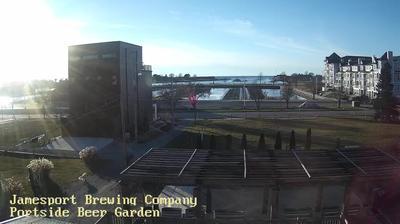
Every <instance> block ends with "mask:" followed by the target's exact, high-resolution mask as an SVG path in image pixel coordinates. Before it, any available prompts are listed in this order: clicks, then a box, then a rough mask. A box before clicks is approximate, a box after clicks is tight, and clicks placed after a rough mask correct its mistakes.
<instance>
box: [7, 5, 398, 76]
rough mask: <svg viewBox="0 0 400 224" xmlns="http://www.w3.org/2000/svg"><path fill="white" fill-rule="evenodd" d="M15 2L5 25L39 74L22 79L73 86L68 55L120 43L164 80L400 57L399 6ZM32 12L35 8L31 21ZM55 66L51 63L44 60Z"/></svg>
mask: <svg viewBox="0 0 400 224" xmlns="http://www.w3.org/2000/svg"><path fill="white" fill-rule="evenodd" d="M9 2H10V3H9V4H7V3H6V4H5V6H6V7H2V9H0V13H2V12H5V13H6V12H10V11H11V12H12V10H13V8H12V7H14V10H15V11H14V13H8V16H7V14H6V15H5V16H3V17H4V18H0V19H2V20H3V22H1V23H5V21H4V19H7V21H6V22H7V23H9V22H10V21H11V23H13V22H14V21H17V24H15V26H18V27H19V28H18V29H17V30H15V29H16V28H15V27H14V26H13V27H11V28H10V29H11V31H9V32H8V33H10V34H11V35H10V36H9V38H8V39H7V38H5V40H2V42H3V45H5V44H4V41H8V43H7V46H10V41H11V42H16V41H27V42H28V43H26V44H25V45H26V46H25V47H31V48H32V52H35V51H36V52H35V53H32V54H30V55H28V56H27V57H28V58H30V59H31V60H33V62H31V66H32V67H33V68H31V70H26V71H25V70H23V69H22V68H21V69H22V71H23V73H24V74H20V73H22V71H20V73H18V72H16V71H11V69H10V71H9V72H10V73H11V74H12V73H13V72H16V74H15V77H19V76H21V77H28V76H27V74H28V73H32V74H29V77H30V78H36V77H39V78H43V77H44V78H46V77H48V78H50V77H55V78H59V77H66V76H67V74H66V71H67V70H66V46H67V45H71V44H81V43H89V42H101V41H111V40H122V41H126V42H131V43H134V44H139V45H142V46H143V54H144V63H146V64H151V65H152V66H153V71H154V72H153V73H159V74H160V73H161V74H165V73H187V72H189V73H192V74H198V75H257V74H258V73H259V72H263V74H265V75H274V74H277V73H280V72H282V71H285V72H286V73H292V72H304V71H306V70H307V71H311V72H315V73H321V71H322V68H323V60H324V57H325V56H327V55H329V54H331V53H332V52H333V51H335V52H337V53H338V54H339V55H347V54H357V55H381V54H383V52H384V51H386V50H392V51H394V54H395V55H399V54H400V49H399V47H400V46H399V41H400V29H399V22H400V1H398V0H393V1H385V0H383V1H380V0H379V1H378V0H372V1H369V0H363V1H344V0H343V1H342V0H341V1H332V0H331V1H322V0H319V1H317V0H302V1H301V0H298V1H293V0H276V1H266V0H252V1H245V0H241V1H239V0H219V1H217V0H214V1H208V0H202V1H197V0H185V1H184V0H176V1H172V0H164V1H161V0H146V1H143V0H136V1H133V0H129V1H98V0H96V1H87V0H85V1H82V0H80V1H72V0H65V1H61V0H54V1H40V0H38V1H36V0H33V1H23V2H24V3H13V2H15V1H12V0H10V1H9ZM26 2H33V3H29V4H30V5H28V6H27V8H28V9H26V10H25V11H24V10H22V11H21V10H20V8H21V5H23V4H25V3H26ZM3 4H4V3H3ZM7 6H9V7H7ZM6 16H7V17H6ZM9 17H11V18H9ZM0 25H4V24H0ZM32 26H33V28H32ZM6 31H7V30H6ZM16 36H18V37H17V38H16ZM1 38H4V37H1ZM49 43H50V44H49ZM11 45H12V44H11ZM7 46H4V47H7ZM8 48H9V49H10V51H11V50H12V49H13V48H12V47H8ZM28 49H30V48H28ZM21 51H24V49H21ZM39 51H40V52H41V53H39ZM11 54H13V53H11ZM3 55H4V53H3ZM16 56H17V55H16ZM49 56H50V57H51V61H50V62H51V63H49V61H46V60H44V58H46V57H49ZM7 60H11V59H7ZM14 60H17V59H16V58H14ZM18 60H20V59H18ZM23 60H26V58H25V59H23ZM45 62H46V63H47V66H45V64H43V63H45ZM7 64H12V65H14V67H15V65H16V64H17V63H16V62H15V61H10V63H7ZM49 64H51V66H50V68H47V69H44V67H49ZM38 66H39V67H38ZM15 77H14V78H15Z"/></svg>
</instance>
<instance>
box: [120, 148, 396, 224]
mask: <svg viewBox="0 0 400 224" xmlns="http://www.w3.org/2000/svg"><path fill="white" fill-rule="evenodd" d="M399 171H400V160H399V159H398V158H397V155H394V154H393V153H391V152H386V151H383V150H381V149H378V148H359V149H351V150H350V149H335V150H313V151H304V150H287V151H281V150H279V151H278V150H267V151H262V152H260V151H247V150H240V151H218V150H206V149H168V148H152V149H150V150H148V151H147V152H146V153H145V154H143V155H142V156H141V157H139V158H138V159H136V161H134V162H133V163H132V164H131V165H130V166H129V167H127V168H126V169H125V170H123V171H122V172H121V177H122V182H123V183H126V184H129V183H135V184H136V185H142V186H159V187H158V189H162V188H163V186H165V185H175V186H194V187H196V189H200V190H199V191H203V192H207V193H206V194H207V196H206V198H204V194H198V195H196V196H198V197H200V199H199V200H200V202H203V204H207V211H208V212H211V208H208V207H209V206H210V205H209V201H211V199H210V198H209V197H211V196H210V194H209V193H208V192H209V191H210V189H221V188H222V189H223V188H232V187H233V188H251V187H262V188H264V189H265V194H264V195H265V196H264V197H265V198H264V201H265V205H264V206H263V207H265V209H263V210H264V211H263V213H264V214H265V215H266V216H267V217H268V218H269V219H270V220H273V219H277V218H280V217H279V211H278V208H279V196H278V195H279V189H280V188H281V187H282V186H289V187H293V188H296V186H314V187H315V188H317V189H318V193H317V195H318V199H317V200H316V202H315V206H314V208H315V209H314V213H313V214H314V215H313V220H320V219H321V216H323V205H322V202H321V201H322V200H323V199H322V195H323V193H322V192H323V191H324V190H323V188H324V186H327V185H331V184H341V185H344V186H345V187H346V195H347V194H348V191H349V189H348V186H349V184H350V183H353V182H354V181H358V182H366V183H367V182H370V181H377V180H378V181H384V180H388V179H391V178H393V176H395V175H397V174H398V173H399ZM151 192H153V193H154V194H155V195H158V193H160V192H157V191H156V192H155V191H154V189H152V190H151ZM202 195H203V196H202ZM346 195H345V196H343V205H344V206H346V203H347V202H348V201H349V200H350V199H348V198H346V197H347V196H346ZM201 197H203V198H201ZM210 207H211V206H210ZM344 210H346V208H344ZM342 212H343V210H342ZM344 212H346V211H344ZM338 213H339V212H337V214H336V213H335V214H336V215H338Z"/></svg>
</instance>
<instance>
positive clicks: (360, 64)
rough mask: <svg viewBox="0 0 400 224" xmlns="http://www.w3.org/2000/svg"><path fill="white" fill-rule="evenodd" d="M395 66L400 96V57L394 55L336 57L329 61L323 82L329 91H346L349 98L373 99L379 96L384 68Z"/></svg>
mask: <svg viewBox="0 0 400 224" xmlns="http://www.w3.org/2000/svg"><path fill="white" fill-rule="evenodd" d="M385 63H389V64H390V65H391V68H392V69H391V80H392V84H393V94H394V95H400V56H393V53H392V52H391V51H388V52H385V53H384V54H383V55H382V56H381V57H379V58H378V57H375V56H372V57H369V56H344V57H340V56H339V55H337V54H336V53H333V54H331V55H330V56H328V57H326V58H325V68H324V71H323V82H324V87H325V89H336V90H340V89H342V90H343V91H344V92H345V93H347V94H349V95H357V96H368V97H369V98H371V99H373V98H375V97H376V94H377V87H376V86H377V84H378V81H379V75H380V74H381V71H382V68H383V65H384V64H385Z"/></svg>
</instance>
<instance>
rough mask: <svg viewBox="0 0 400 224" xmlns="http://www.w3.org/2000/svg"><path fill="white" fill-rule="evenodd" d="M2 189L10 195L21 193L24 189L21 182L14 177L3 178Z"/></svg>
mask: <svg viewBox="0 0 400 224" xmlns="http://www.w3.org/2000/svg"><path fill="white" fill-rule="evenodd" d="M3 187H4V189H3V190H4V191H5V192H7V193H8V194H10V195H14V194H15V195H21V194H22V192H23V191H24V187H23V186H22V183H21V182H20V181H18V180H17V179H15V178H14V177H10V178H6V179H5V180H4V186H3Z"/></svg>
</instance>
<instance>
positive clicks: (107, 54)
mask: <svg viewBox="0 0 400 224" xmlns="http://www.w3.org/2000/svg"><path fill="white" fill-rule="evenodd" d="M151 75H152V72H151V66H145V65H143V62H142V47H141V46H138V45H133V44H129V43H125V42H121V41H114V42H104V43H93V44H85V45H76V46H70V47H69V49H68V79H69V82H70V100H69V103H70V105H69V106H70V117H69V118H68V119H67V120H66V121H65V122H64V123H65V125H64V126H65V127H66V134H67V135H70V136H76V137H107V138H121V137H122V136H123V135H125V134H127V133H128V134H129V135H130V136H131V137H134V136H137V135H140V134H141V133H143V132H145V131H147V130H148V128H149V124H150V121H151V119H152V98H151V82H152V79H151Z"/></svg>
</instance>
